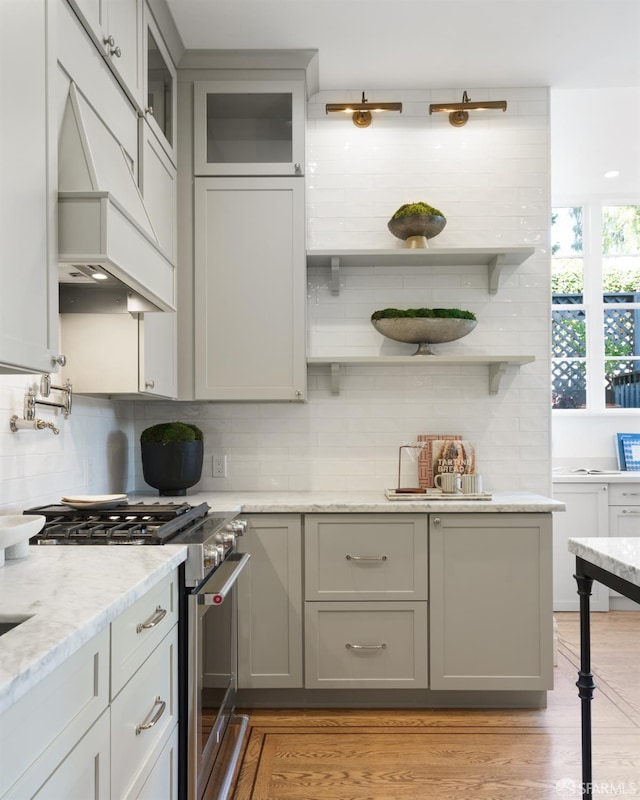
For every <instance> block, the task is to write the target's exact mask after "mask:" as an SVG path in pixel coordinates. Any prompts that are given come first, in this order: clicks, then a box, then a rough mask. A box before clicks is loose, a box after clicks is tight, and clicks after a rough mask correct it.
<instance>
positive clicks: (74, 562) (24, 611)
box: [0, 545, 187, 713]
mask: <svg viewBox="0 0 640 800" xmlns="http://www.w3.org/2000/svg"><path fill="white" fill-rule="evenodd" d="M186 555H187V548H186V547H185V546H184V545H165V546H164V547H135V548H130V547H31V548H30V549H29V556H28V557H27V558H24V559H18V560H15V561H7V562H6V564H5V566H4V567H2V568H0V622H6V621H13V620H15V619H25V618H26V621H25V622H23V623H22V624H20V625H18V626H17V627H16V628H14V629H13V630H10V631H9V632H8V633H5V634H4V635H2V636H0V713H2V712H3V711H4V710H5V709H6V708H8V707H9V706H10V705H12V704H13V703H14V702H15V701H16V700H17V699H18V698H19V697H22V695H24V694H25V693H26V692H27V691H29V689H31V688H32V687H33V686H34V685H35V684H37V683H38V682H39V681H41V680H42V679H43V678H44V677H45V676H47V675H48V674H49V673H51V672H52V671H53V670H54V669H55V668H56V667H57V666H59V665H60V664H62V663H63V662H64V661H65V660H66V659H67V658H68V657H69V656H70V655H72V654H73V653H74V652H76V651H77V650H79V649H80V647H82V645H83V644H84V643H85V642H88V641H89V640H90V639H91V638H92V637H93V636H95V635H96V634H97V633H99V632H100V631H101V630H102V629H103V628H105V627H106V626H107V625H109V623H110V622H112V621H113V620H114V619H115V618H116V617H117V616H119V615H120V614H121V613H122V612H123V611H124V610H125V609H126V608H128V607H129V606H131V605H132V604H133V603H134V602H135V601H136V600H137V599H138V598H139V597H141V596H142V595H143V594H144V593H145V592H146V591H147V590H148V589H149V588H150V587H152V586H153V585H154V584H156V583H157V582H158V581H159V580H161V579H162V578H163V577H165V576H166V575H168V574H169V573H170V572H171V571H172V570H173V569H175V567H176V566H178V564H180V563H182V562H183V561H184V560H185V559H186Z"/></svg>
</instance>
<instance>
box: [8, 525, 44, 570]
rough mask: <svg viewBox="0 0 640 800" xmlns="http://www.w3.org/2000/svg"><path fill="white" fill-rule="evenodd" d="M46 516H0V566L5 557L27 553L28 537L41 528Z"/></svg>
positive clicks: (22, 556) (22, 555)
mask: <svg viewBox="0 0 640 800" xmlns="http://www.w3.org/2000/svg"><path fill="white" fill-rule="evenodd" d="M45 521H46V518H45V517H43V516H42V515H41V514H8V515H6V516H0V566H2V565H3V564H4V560H5V558H7V559H11V558H25V557H26V556H28V555H29V539H30V538H31V537H32V536H35V535H36V533H38V532H39V531H41V530H42V528H43V527H44V523H45Z"/></svg>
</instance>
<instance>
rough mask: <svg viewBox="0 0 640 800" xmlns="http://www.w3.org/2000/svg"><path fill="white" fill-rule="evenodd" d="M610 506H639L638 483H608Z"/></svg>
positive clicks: (639, 487)
mask: <svg viewBox="0 0 640 800" xmlns="http://www.w3.org/2000/svg"><path fill="white" fill-rule="evenodd" d="M609 505H610V506H640V481H638V482H637V483H610V484H609Z"/></svg>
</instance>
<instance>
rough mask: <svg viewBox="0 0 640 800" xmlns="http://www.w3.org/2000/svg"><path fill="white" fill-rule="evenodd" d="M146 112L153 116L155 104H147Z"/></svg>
mask: <svg viewBox="0 0 640 800" xmlns="http://www.w3.org/2000/svg"><path fill="white" fill-rule="evenodd" d="M144 113H145V114H148V115H149V116H150V117H152V116H153V106H147V107H146V108H145V110H144Z"/></svg>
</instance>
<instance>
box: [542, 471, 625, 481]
mask: <svg viewBox="0 0 640 800" xmlns="http://www.w3.org/2000/svg"><path fill="white" fill-rule="evenodd" d="M553 482H554V483H585V482H586V483H639V482H640V472H632V471H625V470H620V471H618V470H610V471H608V470H603V471H600V472H598V471H595V470H594V471H593V472H591V473H588V472H578V471H577V470H566V471H558V472H556V471H554V472H553Z"/></svg>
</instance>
